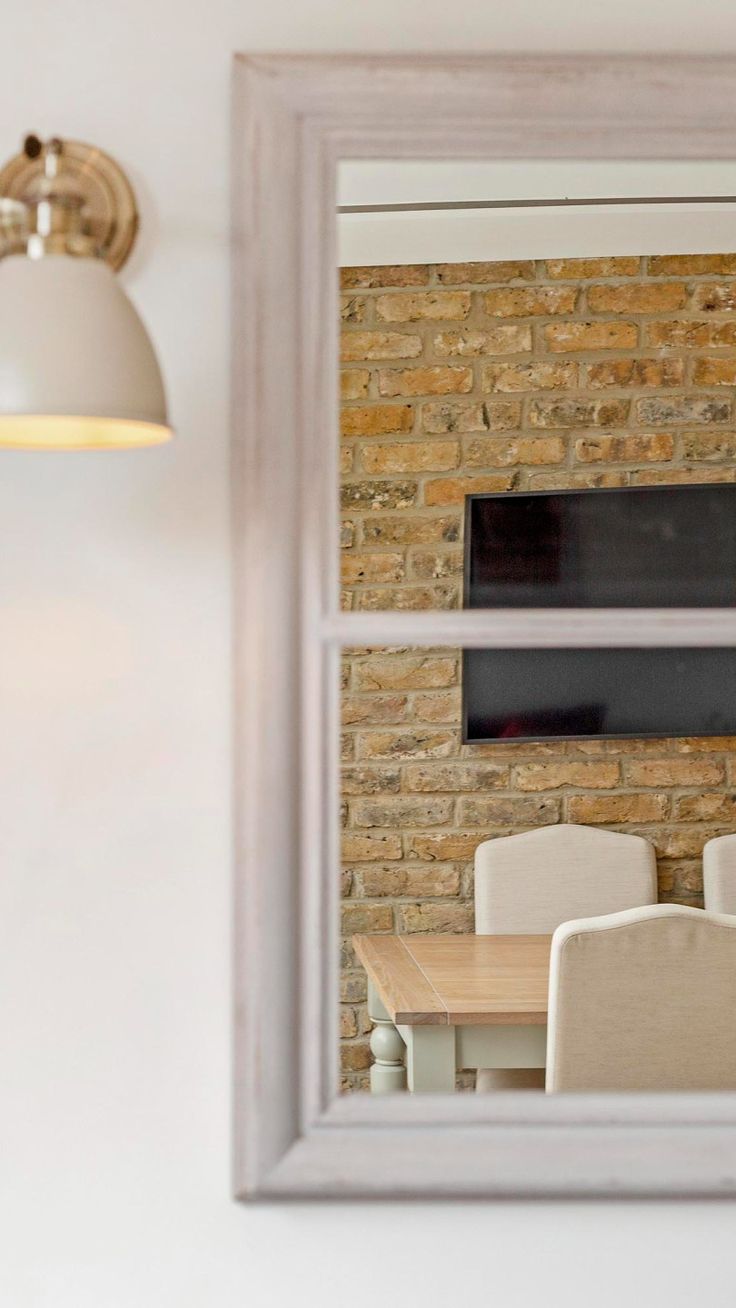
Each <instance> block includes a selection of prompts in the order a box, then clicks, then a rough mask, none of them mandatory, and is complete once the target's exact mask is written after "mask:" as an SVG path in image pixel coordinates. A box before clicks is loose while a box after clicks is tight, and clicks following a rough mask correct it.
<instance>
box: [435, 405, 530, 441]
mask: <svg viewBox="0 0 736 1308" xmlns="http://www.w3.org/2000/svg"><path fill="white" fill-rule="evenodd" d="M520 422H521V404H520V403H519V401H518V400H500V401H497V402H496V403H490V402H488V403H480V402H479V401H475V400H474V401H462V400H445V401H437V402H435V403H430V404H423V405H422V427H423V429H424V431H426V432H428V433H429V434H430V435H440V434H441V433H443V432H453V431H457V432H467V431H509V430H510V429H511V428H513V427H518V426H519V423H520Z"/></svg>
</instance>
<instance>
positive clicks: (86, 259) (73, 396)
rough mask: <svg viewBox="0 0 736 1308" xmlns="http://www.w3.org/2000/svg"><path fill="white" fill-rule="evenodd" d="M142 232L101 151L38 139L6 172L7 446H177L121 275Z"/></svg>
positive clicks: (0, 396) (152, 358)
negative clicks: (171, 442)
mask: <svg viewBox="0 0 736 1308" xmlns="http://www.w3.org/2000/svg"><path fill="white" fill-rule="evenodd" d="M137 228H138V212H137V208H136V201H135V195H134V194H133V190H132V188H131V186H130V183H129V181H128V179H127V177H126V176H125V174H124V173H123V171H122V169H121V168H120V167H119V166H118V165H117V164H116V163H115V161H114V160H113V159H111V158H110V157H109V156H108V155H106V154H103V153H102V151H101V150H97V149H95V148H94V146H90V145H84V144H82V143H81V142H80V141H60V140H56V139H53V140H50V141H46V142H42V141H40V140H39V139H38V137H36V136H29V137H28V138H27V140H26V142H25V145H24V149H23V153H22V154H19V155H16V156H15V158H13V159H11V160H10V161H9V162H8V163H7V164H6V165H5V167H4V168H2V169H0V446H9V447H13V448H16V449H56V450H61V449H64V450H74V449H81V450H88V449H121V448H125V449H130V448H132V447H134V446H141V445H158V444H160V443H161V442H162V441H166V440H168V439H169V438H170V437H171V436H172V434H173V433H172V430H171V427H170V426H169V422H168V418H167V414H166V397H165V394H164V387H163V381H162V378H161V370H160V368H159V366H158V361H157V359H156V355H155V352H154V349H153V346H152V344H151V341H150V338H149V336H148V333H147V331H146V329H145V327H144V326H143V323H142V322H141V319H140V318H139V316H138V314H137V312H136V310H135V309H134V308H133V305H132V304H131V302H130V300H129V299H128V297H127V295H126V294H125V292H124V291H123V290H122V288H121V287H120V286H119V285H118V282H117V280H116V278H115V275H114V271H113V270H117V269H118V268H120V267H122V265H123V263H124V262H125V260H126V259H127V257H128V255H129V254H130V251H131V249H132V247H133V243H134V241H135V237H136V232H137Z"/></svg>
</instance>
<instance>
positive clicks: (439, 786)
mask: <svg viewBox="0 0 736 1308" xmlns="http://www.w3.org/2000/svg"><path fill="white" fill-rule="evenodd" d="M416 698H417V699H419V698H424V699H429V698H430V696H429V695H426V694H425V695H424V696H422V697H420V696H418V695H417V696H416ZM455 703H457V701H455ZM458 707H459V704H458ZM508 782H509V769H508V768H507V767H503V766H502V765H501V764H500V763H459V762H458V763H455V762H453V763H431V762H430V763H408V764H407V765H406V767H405V768H404V786H405V788H406V790H411V791H420V792H422V793H434V794H441V793H443V792H448V791H449V792H451V793H452V792H461V791H474V790H477V791H485V790H502V789H504V788H505V787H506V786H508Z"/></svg>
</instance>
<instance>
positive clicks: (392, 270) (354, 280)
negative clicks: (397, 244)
mask: <svg viewBox="0 0 736 1308" xmlns="http://www.w3.org/2000/svg"><path fill="white" fill-rule="evenodd" d="M428 281H429V268H428V266H427V264H424V263H414V264H410V263H407V264H398V265H396V266H394V265H392V264H391V265H390V264H383V265H382V266H380V267H377V268H358V267H356V268H341V269H340V286H341V287H342V289H343V290H372V289H374V288H376V287H380V286H426V284H427V282H428Z"/></svg>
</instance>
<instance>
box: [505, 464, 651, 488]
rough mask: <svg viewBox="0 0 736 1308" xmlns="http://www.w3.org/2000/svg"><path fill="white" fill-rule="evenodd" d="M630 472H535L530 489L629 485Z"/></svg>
mask: <svg viewBox="0 0 736 1308" xmlns="http://www.w3.org/2000/svg"><path fill="white" fill-rule="evenodd" d="M662 475H663V476H664V475H665V474H664V473H663V474H662ZM628 484H629V473H628V472H614V471H612V470H607V471H606V472H569V471H568V470H567V469H566V468H565V469H562V470H560V472H534V473H532V474H531V475H530V477H529V489H530V490H576V489H580V490H583V489H585V488H586V487H587V488H591V487H595V486H628Z"/></svg>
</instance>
